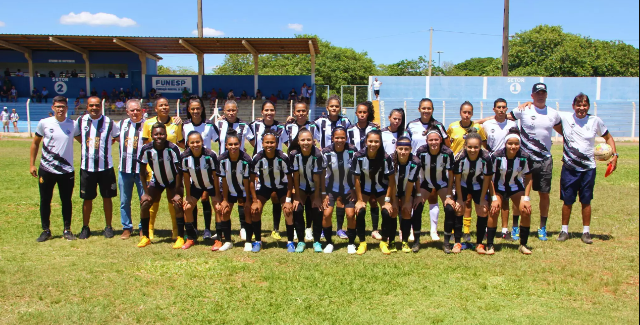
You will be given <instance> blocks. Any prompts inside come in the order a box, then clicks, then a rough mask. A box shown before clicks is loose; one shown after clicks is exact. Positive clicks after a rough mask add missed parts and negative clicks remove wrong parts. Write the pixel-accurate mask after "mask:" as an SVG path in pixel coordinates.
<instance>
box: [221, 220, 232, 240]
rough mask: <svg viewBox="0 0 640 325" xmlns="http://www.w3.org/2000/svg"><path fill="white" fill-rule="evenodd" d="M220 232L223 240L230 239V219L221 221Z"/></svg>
mask: <svg viewBox="0 0 640 325" xmlns="http://www.w3.org/2000/svg"><path fill="white" fill-rule="evenodd" d="M222 234H224V240H225V241H227V242H230V241H231V220H227V221H223V222H222Z"/></svg>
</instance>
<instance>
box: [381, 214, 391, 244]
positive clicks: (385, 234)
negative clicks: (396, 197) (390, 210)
mask: <svg viewBox="0 0 640 325" xmlns="http://www.w3.org/2000/svg"><path fill="white" fill-rule="evenodd" d="M383 211H384V209H383ZM389 219H390V218H389V217H387V216H386V215H385V214H384V213H383V214H382V223H381V224H380V228H381V230H382V231H380V236H381V237H382V239H381V241H383V242H387V241H389V222H390V221H389Z"/></svg>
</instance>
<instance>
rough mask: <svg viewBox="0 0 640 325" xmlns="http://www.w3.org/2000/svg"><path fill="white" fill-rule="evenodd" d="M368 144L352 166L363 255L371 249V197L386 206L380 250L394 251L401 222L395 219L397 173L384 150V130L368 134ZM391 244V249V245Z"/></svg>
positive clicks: (382, 212)
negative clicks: (367, 238)
mask: <svg viewBox="0 0 640 325" xmlns="http://www.w3.org/2000/svg"><path fill="white" fill-rule="evenodd" d="M366 144H367V146H366V147H365V148H363V149H362V150H360V151H358V152H357V153H356V154H355V156H354V158H353V163H352V165H351V172H352V173H353V175H354V181H355V182H354V183H355V184H354V188H355V192H356V197H357V202H356V207H355V210H356V213H357V217H356V229H357V232H358V237H359V238H360V246H359V247H358V251H357V252H356V253H357V254H358V255H362V254H364V253H365V252H366V251H367V243H366V242H365V227H366V223H365V218H364V217H365V214H366V207H367V202H369V199H370V198H371V197H374V198H375V199H376V203H377V204H378V205H380V207H381V208H382V211H381V214H382V234H381V235H382V239H381V241H380V250H381V251H382V253H383V254H390V253H391V252H392V251H397V250H396V249H395V237H396V225H397V221H396V220H395V218H392V216H391V215H392V213H393V206H392V204H391V198H392V197H393V191H395V187H396V186H395V185H396V179H395V177H392V176H393V174H394V168H393V161H392V160H391V157H389V155H387V154H385V153H384V148H382V133H381V132H380V130H372V131H371V132H369V134H367V137H366ZM389 244H391V249H390V248H389Z"/></svg>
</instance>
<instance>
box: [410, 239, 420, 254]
mask: <svg viewBox="0 0 640 325" xmlns="http://www.w3.org/2000/svg"><path fill="white" fill-rule="evenodd" d="M411 251H412V252H414V253H417V252H419V251H420V243H419V242H417V241H416V242H413V246H411Z"/></svg>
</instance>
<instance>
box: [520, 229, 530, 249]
mask: <svg viewBox="0 0 640 325" xmlns="http://www.w3.org/2000/svg"><path fill="white" fill-rule="evenodd" d="M530 231H531V227H523V226H520V245H523V246H527V243H528V242H529V232H530Z"/></svg>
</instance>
